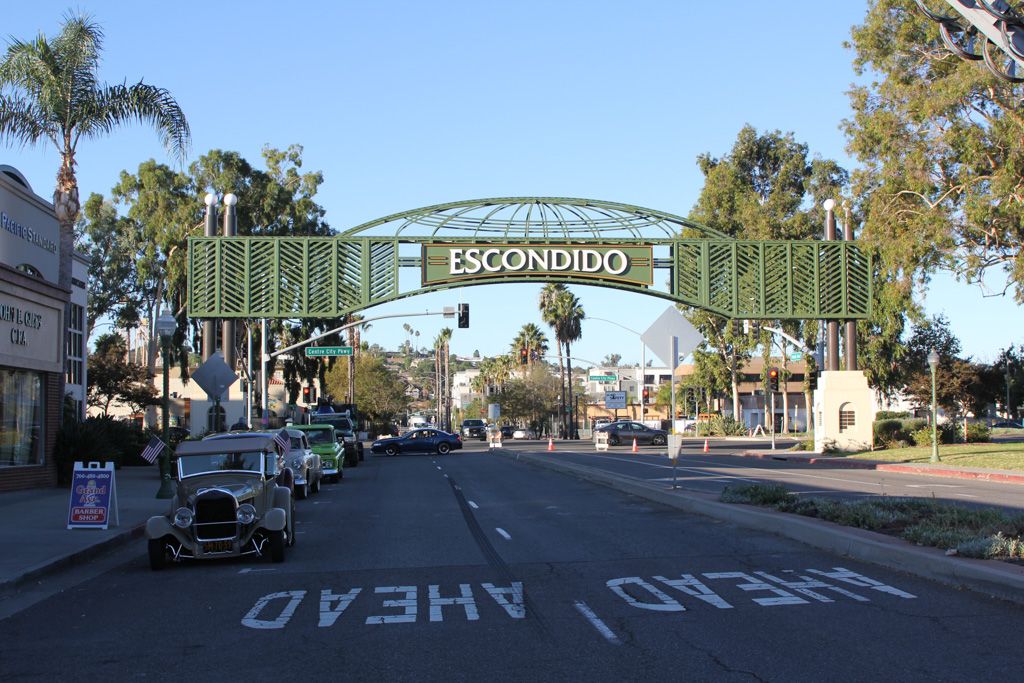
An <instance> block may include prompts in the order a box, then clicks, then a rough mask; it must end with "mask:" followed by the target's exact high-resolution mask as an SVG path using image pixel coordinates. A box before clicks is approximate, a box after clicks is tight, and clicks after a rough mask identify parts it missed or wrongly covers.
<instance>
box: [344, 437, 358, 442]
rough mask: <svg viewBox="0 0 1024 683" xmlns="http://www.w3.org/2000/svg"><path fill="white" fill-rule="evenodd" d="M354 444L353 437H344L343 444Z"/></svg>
mask: <svg viewBox="0 0 1024 683" xmlns="http://www.w3.org/2000/svg"><path fill="white" fill-rule="evenodd" d="M355 442H356V437H354V436H346V437H345V443H355Z"/></svg>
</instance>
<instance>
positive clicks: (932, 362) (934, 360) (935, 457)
mask: <svg viewBox="0 0 1024 683" xmlns="http://www.w3.org/2000/svg"><path fill="white" fill-rule="evenodd" d="M938 366H939V354H938V353H936V352H935V349H932V351H931V353H929V354H928V367H930V368H931V369H932V457H931V461H932V462H938V461H939V426H938V422H937V420H938V418H937V416H936V412H935V368H937V367H938Z"/></svg>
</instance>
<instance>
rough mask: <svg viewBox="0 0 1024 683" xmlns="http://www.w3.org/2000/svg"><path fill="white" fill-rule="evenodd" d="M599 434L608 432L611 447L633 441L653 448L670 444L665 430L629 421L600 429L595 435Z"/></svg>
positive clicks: (621, 421) (596, 430) (614, 423)
mask: <svg viewBox="0 0 1024 683" xmlns="http://www.w3.org/2000/svg"><path fill="white" fill-rule="evenodd" d="M598 432H607V434H608V444H609V445H611V446H618V445H619V444H620V443H629V444H632V443H633V439H636V442H637V444H651V445H652V446H664V445H665V444H666V443H668V432H666V431H665V430H663V429H652V428H651V427H648V426H646V425H642V424H640V423H639V422H631V421H629V420H620V421H619V422H612V423H611V424H609V425H605V426H604V427H598V428H597V429H595V430H594V433H595V434H596V433H598Z"/></svg>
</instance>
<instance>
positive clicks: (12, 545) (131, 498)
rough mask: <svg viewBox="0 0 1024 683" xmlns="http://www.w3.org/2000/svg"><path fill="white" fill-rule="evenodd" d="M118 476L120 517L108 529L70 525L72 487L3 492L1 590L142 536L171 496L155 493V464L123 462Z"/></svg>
mask: <svg viewBox="0 0 1024 683" xmlns="http://www.w3.org/2000/svg"><path fill="white" fill-rule="evenodd" d="M115 482H116V486H117V507H118V515H119V517H120V523H119V524H118V526H115V527H111V528H109V529H106V530H102V529H67V519H68V500H69V496H70V492H69V491H68V489H65V488H55V489H31V490H28V491H14V492H11V493H0V547H2V548H5V549H6V551H5V552H3V553H0V590H4V589H8V588H13V587H15V586H17V585H18V584H20V583H23V582H25V581H30V580H33V579H36V578H39V577H41V576H45V575H46V574H49V573H51V572H54V571H57V570H60V569H63V568H66V567H68V566H70V565H73V564H76V563H80V562H85V561H87V560H89V559H90V558H92V557H94V556H96V555H97V554H99V553H101V552H104V551H105V550H108V549H110V548H112V547H115V546H117V545H120V544H123V543H126V542H127V541H129V540H131V539H134V538H141V537H142V534H143V529H144V527H145V524H146V520H147V519H149V518H150V517H152V516H153V515H157V514H161V513H163V512H165V511H166V510H167V509H168V508H169V507H170V501H168V500H160V499H157V498H156V492H157V489H158V488H159V487H160V471H159V469H158V468H157V466H156V465H153V466H151V467H122V468H121V469H119V470H117V472H116V474H115ZM111 519H113V514H111Z"/></svg>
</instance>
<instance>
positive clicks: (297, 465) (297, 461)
mask: <svg viewBox="0 0 1024 683" xmlns="http://www.w3.org/2000/svg"><path fill="white" fill-rule="evenodd" d="M292 467H294V468H295V469H297V470H298V469H302V456H299V457H297V458H293V459H292Z"/></svg>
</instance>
